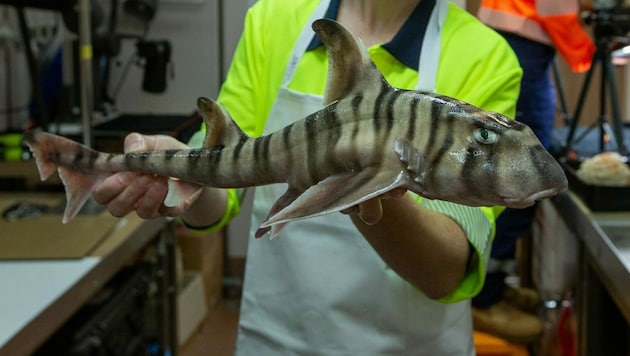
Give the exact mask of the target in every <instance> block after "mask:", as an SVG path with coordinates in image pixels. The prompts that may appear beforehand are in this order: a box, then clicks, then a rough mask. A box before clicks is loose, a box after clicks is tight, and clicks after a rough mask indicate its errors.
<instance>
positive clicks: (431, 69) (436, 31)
mask: <svg viewBox="0 0 630 356" xmlns="http://www.w3.org/2000/svg"><path fill="white" fill-rule="evenodd" d="M447 13H448V1H446V0H437V1H436V3H435V6H434V7H433V11H432V12H431V17H430V18H429V23H428V24H427V30H426V32H425V34H424V39H423V40H422V50H421V51H420V58H418V73H419V75H418V84H417V85H416V90H423V91H429V92H435V81H436V77H437V71H438V67H439V63H440V49H441V42H442V26H443V25H444V21H445V20H446V14H447Z"/></svg>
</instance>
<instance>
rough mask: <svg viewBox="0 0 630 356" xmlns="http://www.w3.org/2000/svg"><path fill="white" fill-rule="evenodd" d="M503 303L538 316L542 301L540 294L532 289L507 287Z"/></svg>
mask: <svg viewBox="0 0 630 356" xmlns="http://www.w3.org/2000/svg"><path fill="white" fill-rule="evenodd" d="M503 301H505V302H506V303H508V304H510V305H512V306H514V307H516V308H518V309H520V310H522V311H524V312H526V313H530V314H534V315H536V314H538V312H540V306H541V305H542V301H541V299H540V296H539V295H538V292H536V291H535V290H533V289H530V288H513V287H510V286H505V289H504V290H503Z"/></svg>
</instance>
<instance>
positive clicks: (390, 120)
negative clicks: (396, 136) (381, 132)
mask: <svg viewBox="0 0 630 356" xmlns="http://www.w3.org/2000/svg"><path fill="white" fill-rule="evenodd" d="M401 93H402V92H401V91H400V90H397V89H393V90H392V94H391V95H390V97H389V100H388V102H387V131H388V132H389V131H391V130H392V128H393V127H394V105H395V104H396V99H398V98H399V97H400V94H401Z"/></svg>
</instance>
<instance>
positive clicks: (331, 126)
mask: <svg viewBox="0 0 630 356" xmlns="http://www.w3.org/2000/svg"><path fill="white" fill-rule="evenodd" d="M322 119H323V120H322V121H323V122H324V123H325V130H326V134H325V139H326V141H327V144H326V147H325V149H324V150H321V151H323V155H324V157H323V158H324V161H325V162H326V163H329V164H330V166H331V168H333V169H334V170H335V171H341V170H343V167H345V162H342V161H340V160H339V158H338V157H337V155H336V154H335V147H336V146H337V144H338V143H339V140H340V139H341V135H342V133H343V131H342V127H341V121H340V120H339V117H338V116H337V103H333V104H331V105H330V106H329V107H328V109H327V110H325V115H324V117H323V118H322ZM321 129H322V128H320V130H321Z"/></svg>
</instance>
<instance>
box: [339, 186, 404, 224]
mask: <svg viewBox="0 0 630 356" xmlns="http://www.w3.org/2000/svg"><path fill="white" fill-rule="evenodd" d="M405 193H407V189H406V188H394V189H392V190H390V191H389V192H387V193H384V194H381V195H379V196H377V197H375V198H372V199H369V200H366V201H364V202H363V203H359V204H357V205H355V206H353V207H351V208H348V209H345V210H343V211H342V213H343V214H349V215H357V216H358V217H359V218H360V219H361V221H363V222H364V223H365V224H366V225H374V224H376V223H378V222H379V221H380V220H381V218H382V217H383V206H382V204H381V200H382V199H392V198H400V197H402V196H403V195H405Z"/></svg>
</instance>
